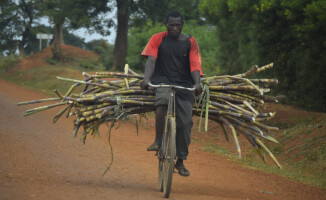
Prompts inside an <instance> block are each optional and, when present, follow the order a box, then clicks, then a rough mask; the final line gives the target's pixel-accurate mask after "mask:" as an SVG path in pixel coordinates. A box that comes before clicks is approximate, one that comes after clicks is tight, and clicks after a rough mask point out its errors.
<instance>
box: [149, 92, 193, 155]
mask: <svg viewBox="0 0 326 200" xmlns="http://www.w3.org/2000/svg"><path fill="white" fill-rule="evenodd" d="M168 96H169V95H168V88H158V89H156V96H155V106H167V105H168ZM192 105H193V95H192V93H191V92H189V91H183V90H176V95H175V115H176V124H177V127H176V150H177V157H178V158H180V159H183V160H187V156H188V152H189V151H188V147H189V145H190V141H191V128H192V126H193V121H192Z"/></svg>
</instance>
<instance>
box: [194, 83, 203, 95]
mask: <svg viewBox="0 0 326 200" xmlns="http://www.w3.org/2000/svg"><path fill="white" fill-rule="evenodd" d="M193 87H194V88H195V95H196V96H198V95H200V94H201V93H202V92H203V88H202V87H201V85H194V86H193Z"/></svg>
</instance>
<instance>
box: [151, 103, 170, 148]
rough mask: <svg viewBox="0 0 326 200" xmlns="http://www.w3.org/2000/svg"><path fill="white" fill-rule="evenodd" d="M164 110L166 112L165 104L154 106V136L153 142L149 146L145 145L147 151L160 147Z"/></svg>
mask: <svg viewBox="0 0 326 200" xmlns="http://www.w3.org/2000/svg"><path fill="white" fill-rule="evenodd" d="M166 112H167V106H165V105H161V106H157V107H156V110H155V129H156V137H155V141H154V143H153V144H152V145H150V146H149V147H147V151H157V150H159V149H160V148H161V144H162V136H163V131H164V125H165V117H166Z"/></svg>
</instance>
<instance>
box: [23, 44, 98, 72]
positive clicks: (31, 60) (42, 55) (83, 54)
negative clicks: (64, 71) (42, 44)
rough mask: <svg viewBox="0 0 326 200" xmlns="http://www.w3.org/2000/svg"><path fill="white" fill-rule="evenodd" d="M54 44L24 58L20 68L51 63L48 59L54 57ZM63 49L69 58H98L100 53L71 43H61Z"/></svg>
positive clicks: (30, 67)
mask: <svg viewBox="0 0 326 200" xmlns="http://www.w3.org/2000/svg"><path fill="white" fill-rule="evenodd" d="M51 48H52V46H48V47H46V48H44V49H42V51H40V52H37V53H35V54H34V55H32V56H29V57H26V58H24V59H22V60H21V61H20V62H19V64H18V65H19V68H20V70H28V69H32V68H35V67H42V66H48V65H50V64H49V63H48V61H47V60H48V59H50V58H51V57H52V49H51ZM61 50H62V52H63V54H64V56H66V57H69V58H75V57H79V58H88V57H94V58H97V57H98V55H97V54H96V53H94V52H92V51H88V50H84V49H81V48H78V47H74V46H71V45H66V44H64V45H61Z"/></svg>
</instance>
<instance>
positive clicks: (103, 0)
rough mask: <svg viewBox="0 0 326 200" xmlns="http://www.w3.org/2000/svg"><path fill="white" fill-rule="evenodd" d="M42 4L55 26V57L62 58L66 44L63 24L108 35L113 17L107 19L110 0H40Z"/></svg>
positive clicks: (71, 27) (70, 27) (44, 12)
mask: <svg viewBox="0 0 326 200" xmlns="http://www.w3.org/2000/svg"><path fill="white" fill-rule="evenodd" d="M39 1H40V2H41V3H42V4H41V5H42V11H43V15H44V16H48V17H49V20H50V22H51V23H52V24H54V27H55V39H54V42H53V46H54V58H56V59H59V60H61V59H62V55H61V51H60V45H61V44H64V37H63V26H64V24H66V25H67V27H68V28H69V29H78V28H82V27H84V28H87V29H88V30H89V31H90V32H92V31H97V32H99V33H101V34H102V35H108V34H109V33H110V32H109V31H108V28H109V27H111V26H112V24H113V22H112V20H111V19H105V15H104V14H105V13H106V12H108V11H110V10H111V8H110V7H109V6H107V3H108V0H88V1H85V0H69V1H65V0H39Z"/></svg>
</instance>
